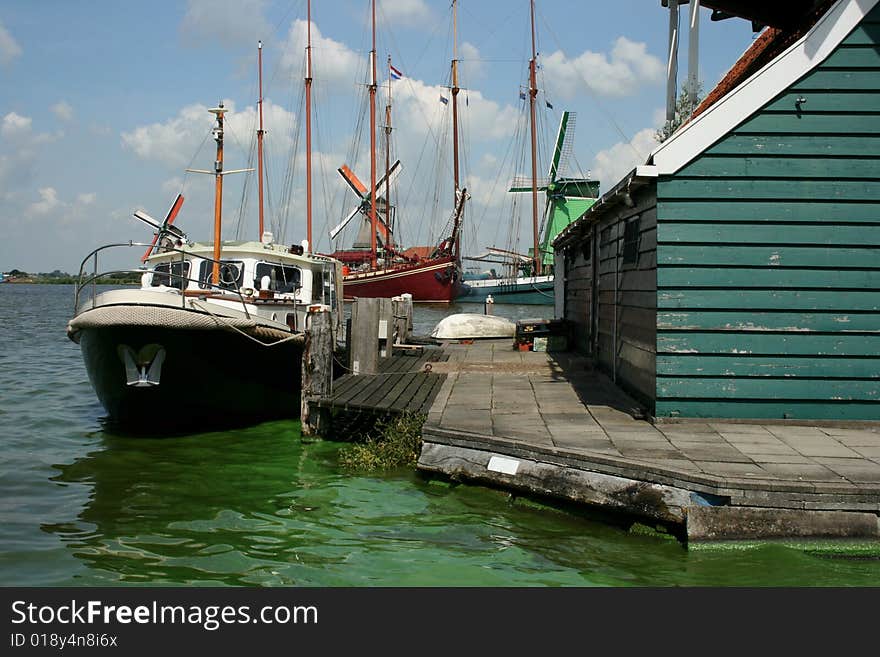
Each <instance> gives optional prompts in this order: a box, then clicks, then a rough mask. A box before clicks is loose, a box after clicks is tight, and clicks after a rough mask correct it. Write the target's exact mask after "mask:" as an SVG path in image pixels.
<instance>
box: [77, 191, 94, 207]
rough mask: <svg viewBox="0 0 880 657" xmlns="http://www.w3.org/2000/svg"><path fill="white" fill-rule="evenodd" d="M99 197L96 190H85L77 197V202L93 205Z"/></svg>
mask: <svg viewBox="0 0 880 657" xmlns="http://www.w3.org/2000/svg"><path fill="white" fill-rule="evenodd" d="M97 198H98V195H97V194H95V192H83V193H82V194H79V195H78V196H77V197H76V202H77V203H79V204H80V205H92V204H94V202H95V201H96V200H97Z"/></svg>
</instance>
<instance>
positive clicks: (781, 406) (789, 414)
mask: <svg viewBox="0 0 880 657" xmlns="http://www.w3.org/2000/svg"><path fill="white" fill-rule="evenodd" d="M654 413H655V415H656V416H657V417H677V416H680V417H706V418H740V419H747V418H751V419H756V420H759V419H778V420H782V419H815V420H880V404H877V402H873V401H871V402H829V401H825V402H813V401H805V402H798V401H791V400H785V401H782V400H776V399H773V400H768V401H767V402H766V403H762V402H761V401H757V400H750V401H748V402H736V401H728V402H726V401H721V400H705V401H703V400H699V401H695V400H680V401H679V400H669V401H666V400H658V401H657V406H656V410H655V411H654Z"/></svg>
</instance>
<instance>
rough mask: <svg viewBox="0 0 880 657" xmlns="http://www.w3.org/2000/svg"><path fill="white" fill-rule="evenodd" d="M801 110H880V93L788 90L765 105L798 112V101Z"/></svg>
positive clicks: (772, 108) (773, 109)
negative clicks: (800, 101)
mask: <svg viewBox="0 0 880 657" xmlns="http://www.w3.org/2000/svg"><path fill="white" fill-rule="evenodd" d="M801 98H803V102H802V103H800V106H801V112H803V113H807V112H809V113H813V112H842V113H844V114H846V113H854V112H875V113H877V112H880V94H878V93H867V92H857V91H851V92H842V91H840V92H836V93H835V92H833V91H825V92H822V91H788V92H786V93H784V94H782V95H781V96H780V97H779V98H777V99H776V100H774V101H773V102H771V103H770V104H769V105H767V106H765V107H764V111H769V112H797V107H798V103H797V101H798V100H800V99H801Z"/></svg>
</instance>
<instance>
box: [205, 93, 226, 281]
mask: <svg viewBox="0 0 880 657" xmlns="http://www.w3.org/2000/svg"><path fill="white" fill-rule="evenodd" d="M208 111H209V112H211V114H214V115H216V117H217V127H216V128H214V139H215V140H216V141H217V159H216V160H215V161H214V178H215V182H214V269H213V271H212V273H211V282H212V283H213V284H214V285H219V284H220V247H221V246H222V243H221V241H220V240H221V230H220V215H221V213H222V211H223V115H224V114H225V113H226V110H225V109H224V108H223V102H222V101H221V102H220V104H219V105H218V106H217V107H214V108H212V109H209V110H208Z"/></svg>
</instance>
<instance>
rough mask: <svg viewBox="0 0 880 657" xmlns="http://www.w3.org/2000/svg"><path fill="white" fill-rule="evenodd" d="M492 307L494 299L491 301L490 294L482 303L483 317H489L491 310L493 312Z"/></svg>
mask: <svg viewBox="0 0 880 657" xmlns="http://www.w3.org/2000/svg"><path fill="white" fill-rule="evenodd" d="M494 306H495V299H493V298H492V295H491V294H490V295H488V296H487V297H486V301H484V302H483V314H484V315H491V314H492V310H494Z"/></svg>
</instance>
